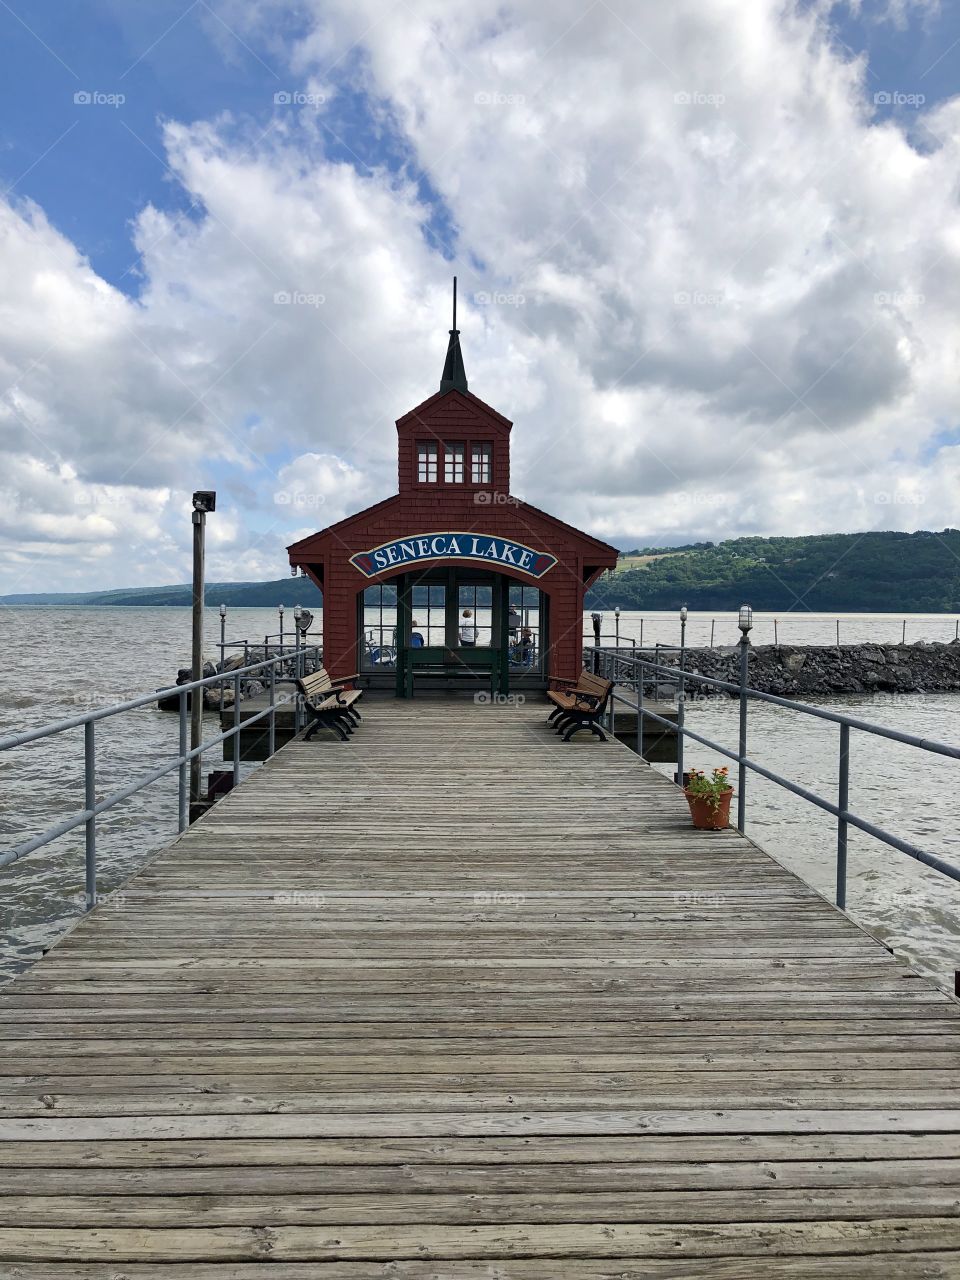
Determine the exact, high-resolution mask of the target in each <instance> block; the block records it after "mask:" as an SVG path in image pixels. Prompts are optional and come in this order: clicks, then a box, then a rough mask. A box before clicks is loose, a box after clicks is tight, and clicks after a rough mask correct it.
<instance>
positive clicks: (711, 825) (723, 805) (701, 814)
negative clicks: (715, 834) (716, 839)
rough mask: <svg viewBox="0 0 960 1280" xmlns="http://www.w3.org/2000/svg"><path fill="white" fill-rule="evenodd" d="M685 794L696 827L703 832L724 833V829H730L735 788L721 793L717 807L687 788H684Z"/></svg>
mask: <svg viewBox="0 0 960 1280" xmlns="http://www.w3.org/2000/svg"><path fill="white" fill-rule="evenodd" d="M683 794H684V795H685V796H686V797H687V804H688V805H689V806H690V817H691V818H692V819H693V825H694V826H695V827H698V828H699V829H700V830H701V831H722V830H723V829H724V827H729V825H730V801H731V800H732V798H733V787H730V789H729V790H728V791H722V792H721V793H720V796H719V798H718V803H717V804H716V806H714V805H712V804H711V803H710V801H709V800H707V799H705V798H704V797H703V796H696V795H694V794H693V792H691V791H687V790H686V788H684V792H683Z"/></svg>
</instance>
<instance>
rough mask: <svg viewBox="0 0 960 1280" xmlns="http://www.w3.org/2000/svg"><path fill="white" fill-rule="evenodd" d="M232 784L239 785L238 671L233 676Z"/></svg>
mask: <svg viewBox="0 0 960 1280" xmlns="http://www.w3.org/2000/svg"><path fill="white" fill-rule="evenodd" d="M233 728H234V734H233V785H234V786H235V787H239V785H240V673H239V672H237V674H236V675H235V676H234V677H233Z"/></svg>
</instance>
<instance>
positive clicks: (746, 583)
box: [587, 529, 960, 613]
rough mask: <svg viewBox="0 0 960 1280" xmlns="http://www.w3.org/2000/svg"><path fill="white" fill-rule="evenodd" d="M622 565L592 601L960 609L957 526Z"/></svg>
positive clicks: (636, 558)
mask: <svg viewBox="0 0 960 1280" xmlns="http://www.w3.org/2000/svg"><path fill="white" fill-rule="evenodd" d="M641 561H642V562H643V563H641ZM621 566H622V567H621V568H618V570H617V571H616V572H614V573H613V574H611V575H608V576H606V577H605V578H603V579H602V580H601V581H600V582H598V583H597V585H596V586H595V587H594V589H593V590H592V591H591V592H590V593H589V595H588V597H587V605H588V607H589V608H613V606H614V605H619V606H620V607H621V608H622V609H678V608H679V607H680V606H681V605H682V604H686V605H687V606H688V607H689V608H691V609H726V610H730V609H735V608H736V607H737V606H738V605H739V604H741V603H742V602H743V601H746V602H747V603H748V604H750V605H752V606H753V608H755V609H763V610H774V611H776V610H778V609H782V610H787V609H790V608H798V607H800V608H804V609H812V610H815V611H820V612H847V611H851V612H857V611H861V612H891V611H893V612H901V611H902V612H905V613H955V612H960V530H958V529H944V530H943V531H942V532H940V533H930V532H928V531H926V530H921V531H920V532H918V533H836V534H816V535H813V536H810V537H803V538H734V539H732V540H730V541H729V542H721V543H717V544H716V545H714V544H712V543H698V544H697V545H696V546H693V547H684V548H677V547H643V548H638V549H637V550H635V551H631V552H627V553H625V554H624V556H623V558H622V560H621ZM635 566H636V567H635Z"/></svg>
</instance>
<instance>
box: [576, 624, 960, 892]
mask: <svg viewBox="0 0 960 1280" xmlns="http://www.w3.org/2000/svg"><path fill="white" fill-rule="evenodd" d="M749 657H750V645H749V644H748V643H744V642H742V641H741V644H740V680H739V682H738V683H736V684H734V683H732V682H730V681H727V680H717V679H714V678H713V677H710V676H702V675H700V674H699V673H697V672H692V671H687V670H685V669H684V663H683V654H682V652H681V656H680V662H679V666H675V667H674V666H665V665H663V664H661V663H653V662H650V661H648V660H647V659H644V658H642V657H637V658H633V657H631V656H629V655H627V654H624V653H622V652H611V651H610V650H609V649H600V648H597V647H595V646H591V647H589V648H585V649H584V661H585V662H586V663H587V664H589V665H590V666H591V667H592V669H593V670H594V671H595V672H596V673H597V674H598V675H602V676H604V677H606V678H607V679H613V678H614V677H615V675H616V672H617V668H618V667H620V666H622V665H624V664H633V670H634V687H635V690H636V702H632V701H631V700H630V698H629V697H626V696H625V695H624V694H623V693H622V692H618V691H617V690H616V689H615V690H614V692H613V694H612V695H611V698H610V704H609V705H610V711H609V713H608V714H609V719H610V725H611V729H612V728H614V726H615V715H616V712H615V706H614V704H615V703H616V702H621V703H624V704H625V705H626V706H628V707H630V708H631V710H633V711H635V712H636V714H637V725H636V733H637V745H636V749H637V754H638V755H641V756H642V754H643V726H644V723H645V722H646V721H647V720H650V721H653V722H654V723H656V724H658V725H662V726H664V727H665V728H667V729H669V730H671V731H675V732H676V735H677V781H678V783H679V784H680V785H683V781H684V768H683V744H684V740H685V739H686V738H689V739H690V740H691V741H692V742H697V743H699V744H700V745H701V746H705V747H709V748H710V750H711V751H716V752H718V753H719V754H720V755H721V756H723V757H724V758H725V759H727V760H732V761H734V762H735V763H736V764H737V766H738V771H739V776H738V786H737V829H738V830H739V831H741V832H743V831H745V828H746V797H747V776H748V773H755V774H757V775H758V776H759V777H761V778H765V779H766V780H767V781H768V782H773V783H776V785H777V786H779V787H783V788H784V789H785V790H786V791H789V792H791V793H792V794H793V795H795V796H799V797H800V799H801V800H806V801H807V802H808V803H809V804H812V805H815V806H816V807H817V808H818V809H822V810H823V812H824V813H829V814H830V815H831V816H833V817H834V818H836V820H837V868H836V870H837V874H836V902H837V906H838V907H840V908H845V907H846V904H847V849H848V836H849V829H850V827H855V828H856V829H857V830H859V831H863V832H865V833H866V834H867V835H868V836H872V837H873V838H874V839H875V840H879V841H881V842H882V843H883V844H886V845H889V846H890V848H892V849H897V850H898V851H899V852H900V853H905V854H906V855H907V856H908V857H909V858H913V859H915V860H916V861H917V862H921V863H923V864H924V865H925V866H928V867H931V868H932V869H933V870H934V871H939V872H940V873H941V874H942V875H945V876H948V877H949V878H950V879H951V880H956V881H958V882H960V867H955V866H954V865H953V864H952V863H950V862H947V861H945V860H944V859H943V858H940V857H938V856H937V855H936V854H933V853H930V852H928V851H927V850H925V849H921V848H920V847H919V846H918V845H915V844H912V843H911V842H910V841H909V840H903V839H901V838H900V837H899V836H896V835H894V834H893V833H892V832H890V831H885V830H884V829H883V828H882V827H878V826H876V824H875V823H872V822H869V821H868V820H867V819H866V818H862V817H860V816H859V815H858V814H856V813H854V812H853V811H852V810H851V809H850V807H849V804H850V731H851V730H856V731H857V732H858V733H867V734H871V735H873V736H874V737H877V738H886V739H888V740H889V741H891V742H899V743H902V744H903V745H905V746H908V747H916V748H917V749H918V750H920V751H926V752H929V753H931V754H933V755H939V756H945V757H947V758H948V759H952V760H960V747H954V746H949V745H948V744H946V743H943V742H936V741H934V740H933V739H931V738H921V737H918V736H917V735H916V734H912V733H902V732H901V731H900V730H899V729H888V728H887V727H886V726H884V725H877V724H870V723H869V722H868V721H866V720H859V719H857V718H856V717H855V716H847V715H843V714H841V713H840V712H837V711H828V710H827V709H826V708H824V707H814V706H810V705H809V703H804V702H794V701H793V700H792V699H790V698H781V697H779V696H778V695H777V694H773V693H761V692H760V690H758V689H751V688H750V686H749V683H748V679H749ZM648 673H651V674H652V676H653V679H651V680H648V679H647V674H648ZM665 680H669V681H672V682H673V683H674V684H675V685H676V695H677V718H676V721H673V720H668V719H667V718H666V717H665V716H662V715H659V714H658V713H657V712H653V711H650V710H648V709H647V708H646V706H645V704H644V697H645V692H646V688H647V686H648V685H653V686H654V687H656V688H657V689H658V690H659V688H660V686H661V684H662V683H663V681H665ZM688 683H694V684H697V685H703V686H706V687H708V688H710V689H714V690H717V691H721V692H723V693H726V694H730V695H732V696H733V697H735V698H736V699H737V700H738V701H739V734H738V745H737V750H736V751H731V750H730V749H729V748H728V747H724V746H722V745H721V744H720V743H719V742H714V741H713V740H712V739H710V738H707V737H705V736H704V735H703V734H701V733H695V732H694V731H693V730H692V729H688V728H687V727H686V725H685V723H684V712H685V701H686V685H687V684H688ZM752 701H753V702H765V703H769V704H770V705H772V706H775V707H784V708H786V709H787V710H788V711H795V712H798V713H799V714H801V715H806V716H812V717H813V718H814V719H817V720H825V721H828V722H829V723H831V724H835V725H837V726H839V730H840V733H839V743H838V754H837V798H836V801H833V800H828V799H826V798H825V797H823V796H819V795H817V794H816V793H815V792H813V791H810V790H808V789H807V788H806V787H802V786H800V785H799V784H798V783H796V782H793V781H791V780H790V779H789V778H784V777H783V776H781V775H780V774H778V773H775V772H774V771H773V770H772V769H767V768H766V767H765V766H764V765H762V764H759V763H758V762H757V761H756V760H752V759H751V758H750V757H749V756H748V755H747V733H748V727H749V725H748V708H749V705H750V703H751V702H752Z"/></svg>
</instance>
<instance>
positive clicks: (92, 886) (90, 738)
mask: <svg viewBox="0 0 960 1280" xmlns="http://www.w3.org/2000/svg"><path fill="white" fill-rule="evenodd" d="M96 803H97V754H96V722H95V721H93V720H88V721H87V722H86V724H85V725H84V726H83V805H84V808H85V809H86V810H87V812H88V813H89V814H90V817H89V818H87V820H86V822H85V823H84V829H85V830H84V834H85V850H84V860H85V864H86V866H85V870H86V905H85V907H84V910H86V911H92V910H93V908H94V907H95V906H96V905H97V819H96V816H95V815H94V813H93V810H94V808H95V807H96Z"/></svg>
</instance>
